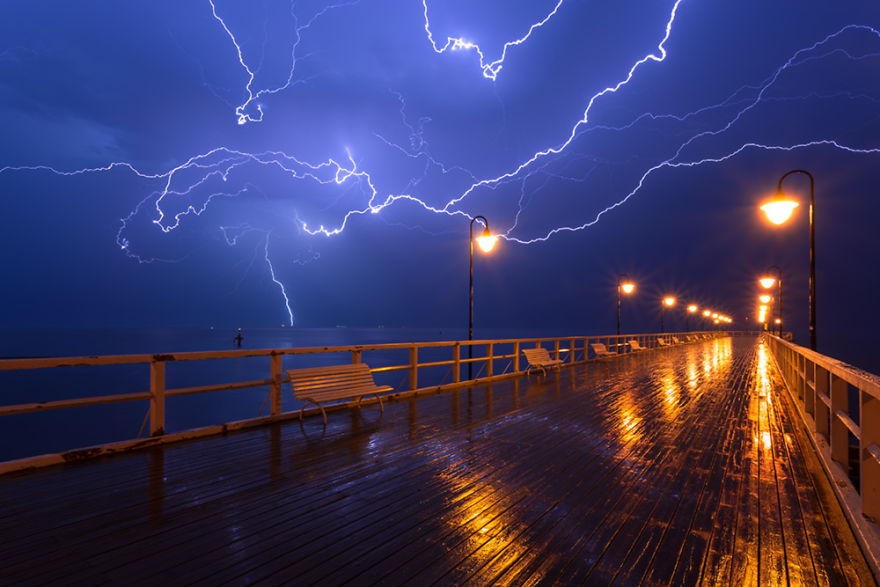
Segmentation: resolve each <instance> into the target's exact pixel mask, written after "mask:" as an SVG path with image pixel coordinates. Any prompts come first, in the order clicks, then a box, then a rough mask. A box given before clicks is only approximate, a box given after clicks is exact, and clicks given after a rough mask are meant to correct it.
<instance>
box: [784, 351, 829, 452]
mask: <svg viewBox="0 0 880 587" xmlns="http://www.w3.org/2000/svg"><path fill="white" fill-rule="evenodd" d="M786 356H787V353H786ZM785 373H786V374H787V375H790V373H791V369H790V368H789V366H788V361H786V363H785ZM815 397H816V399H815V402H814V403H815V411H814V413H813V429H814V430H815V431H816V432H818V433H819V434H821V435H822V436H823V437H824V438H825V442H828V441H829V439H830V430H829V420H828V418H829V415H830V412H829V407H828V404H827V403H826V400H830V398H831V395H830V394H829V393H828V371H826V370H825V369H823V368H821V367H817V369H816V396H815Z"/></svg>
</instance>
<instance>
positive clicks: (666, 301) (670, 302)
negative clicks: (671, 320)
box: [660, 296, 675, 334]
mask: <svg viewBox="0 0 880 587" xmlns="http://www.w3.org/2000/svg"><path fill="white" fill-rule="evenodd" d="M674 305H675V298H674V297H672V296H666V297H665V298H663V303H662V304H660V333H661V334H663V333H664V332H666V325H665V323H664V322H665V318H666V308H667V307H669V308H671V307H672V306H674Z"/></svg>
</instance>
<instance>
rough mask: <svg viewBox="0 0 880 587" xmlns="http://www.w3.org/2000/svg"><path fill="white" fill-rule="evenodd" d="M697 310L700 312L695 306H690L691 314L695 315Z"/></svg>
mask: <svg viewBox="0 0 880 587" xmlns="http://www.w3.org/2000/svg"><path fill="white" fill-rule="evenodd" d="M697 310H698V308H697V306H696V305H695V304H691V305H690V306H688V312H690V313H691V314H693V313H694V312H696V311H697Z"/></svg>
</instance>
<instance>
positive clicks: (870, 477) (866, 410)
mask: <svg viewBox="0 0 880 587" xmlns="http://www.w3.org/2000/svg"><path fill="white" fill-rule="evenodd" d="M859 395H860V397H861V402H862V403H861V408H862V409H861V411H860V412H859V415H860V417H861V418H860V420H859V424H860V428H861V431H862V439H861V447H860V448H861V451H860V454H859V462H860V470H859V476H860V479H861V482H862V487H861V491H860V493H861V495H862V510H863V511H864V513H865V515H867V516H870V517H871V518H873V519H874V520H878V519H880V461H878V457H880V399H878V398H876V397H873V396H871V394H869V393H866V392H865V391H862V390H859Z"/></svg>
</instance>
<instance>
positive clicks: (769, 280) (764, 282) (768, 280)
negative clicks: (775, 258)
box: [758, 265, 782, 338]
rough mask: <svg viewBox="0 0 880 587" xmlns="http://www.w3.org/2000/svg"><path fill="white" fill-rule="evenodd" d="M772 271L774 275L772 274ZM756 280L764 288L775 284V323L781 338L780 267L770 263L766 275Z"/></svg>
mask: <svg viewBox="0 0 880 587" xmlns="http://www.w3.org/2000/svg"><path fill="white" fill-rule="evenodd" d="M774 272H775V273H776V277H773V276H772V273H774ZM758 281H759V282H760V284H761V287H763V288H764V289H770V288H771V287H773V284H774V283H775V284H776V323H777V324H779V337H780V338H782V269H780V268H779V266H778V265H770V266H769V267H767V274H766V276H764V277H762V278H761V279H759V280H758Z"/></svg>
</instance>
